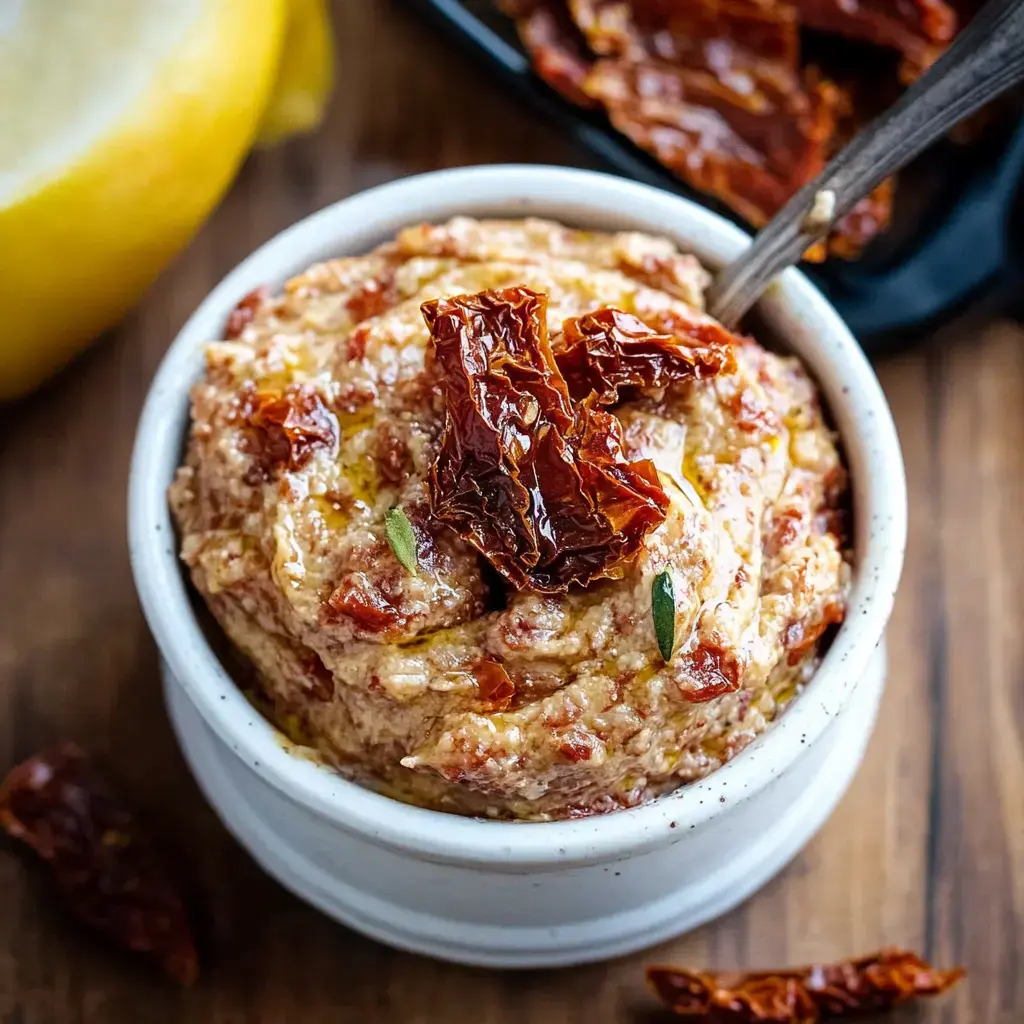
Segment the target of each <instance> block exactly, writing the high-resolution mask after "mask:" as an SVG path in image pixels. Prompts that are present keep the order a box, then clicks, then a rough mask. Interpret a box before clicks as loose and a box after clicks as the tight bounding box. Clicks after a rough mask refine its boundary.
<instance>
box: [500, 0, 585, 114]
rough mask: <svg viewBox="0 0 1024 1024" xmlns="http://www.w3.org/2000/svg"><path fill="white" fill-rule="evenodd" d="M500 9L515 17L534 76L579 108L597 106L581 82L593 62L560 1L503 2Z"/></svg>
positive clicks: (520, 0) (519, 0) (516, 0)
mask: <svg viewBox="0 0 1024 1024" xmlns="http://www.w3.org/2000/svg"><path fill="white" fill-rule="evenodd" d="M502 8H503V10H504V11H505V13H506V14H510V15H512V16H513V17H515V18H516V28H517V30H518V32H519V38H520V39H522V41H523V46H525V47H526V49H527V51H528V52H529V54H530V57H531V58H532V60H533V69H534V71H536V72H537V75H538V76H539V77H540V78H541V79H543V80H544V81H545V82H547V84H548V85H550V86H551V87H552V88H553V89H556V90H557V91H558V92H560V93H561V94H562V95H563V96H565V98H566V99H568V100H569V101H570V102H572V103H575V104H577V105H578V106H581V107H593V106H596V104H595V102H594V100H592V99H591V98H590V97H589V96H588V95H587V94H586V93H585V92H584V91H583V80H584V79H585V78H586V77H587V73H588V72H589V71H590V65H591V64H592V63H593V60H592V59H591V58H590V56H589V55H588V54H587V47H586V43H585V42H584V40H583V37H582V36H581V35H580V32H579V29H577V28H576V26H575V25H574V24H573V23H572V20H571V19H570V18H569V16H568V14H567V13H566V9H565V4H564V3H563V2H562V0H531V2H530V3H528V4H527V3H523V2H522V0H513V2H508V0H506V2H505V3H504V4H503V5H502Z"/></svg>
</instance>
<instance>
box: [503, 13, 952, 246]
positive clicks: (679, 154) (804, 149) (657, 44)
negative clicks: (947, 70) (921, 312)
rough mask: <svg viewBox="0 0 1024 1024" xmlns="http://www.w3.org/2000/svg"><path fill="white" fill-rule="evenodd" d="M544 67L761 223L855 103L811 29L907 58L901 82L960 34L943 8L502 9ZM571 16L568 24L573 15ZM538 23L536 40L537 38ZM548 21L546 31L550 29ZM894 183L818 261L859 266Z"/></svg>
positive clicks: (806, 173) (815, 167) (842, 226)
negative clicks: (810, 41) (803, 44)
mask: <svg viewBox="0 0 1024 1024" xmlns="http://www.w3.org/2000/svg"><path fill="white" fill-rule="evenodd" d="M504 7H505V9H506V10H507V11H508V12H509V13H511V14H512V15H513V16H515V17H517V18H518V19H519V20H518V24H519V27H520V34H521V35H522V36H523V38H524V41H525V42H526V45H527V49H528V50H529V51H530V53H531V55H532V57H533V60H534V64H535V67H536V69H537V71H538V73H539V74H541V76H542V77H545V78H548V80H550V81H552V84H554V85H555V87H556V88H559V89H560V90H561V91H562V92H563V93H564V94H565V95H566V96H567V97H568V98H569V99H570V100H572V101H573V102H575V103H577V104H581V105H585V106H593V105H599V106H602V107H603V108H604V109H605V110H606V112H607V114H608V116H609V118H610V120H611V122H612V124H613V125H614V126H615V127H616V128H617V129H618V130H619V131H621V132H622V133H623V134H624V135H626V136H628V137H629V138H630V139H632V140H633V141H634V142H635V143H636V144H637V145H639V146H641V147H642V148H644V149H646V150H648V151H649V152H651V153H652V154H653V155H654V156H655V157H656V158H657V159H658V160H659V161H660V162H661V163H663V164H664V165H665V166H666V167H667V168H668V169H669V170H671V171H673V172H674V173H676V174H677V175H678V176H679V177H680V178H682V179H683V180H684V181H686V182H687V183H688V184H690V185H692V186H693V187H694V188H696V189H698V190H700V191H702V192H705V193H708V194H710V195H713V196H715V197H717V198H718V199H720V200H721V201H722V202H724V203H726V204H727V205H729V206H730V207H731V208H732V209H734V210H735V211H736V212H737V213H739V214H740V215H741V216H743V217H744V218H745V219H746V220H748V221H749V222H750V223H751V224H753V225H754V226H757V227H759V226H761V225H763V224H764V223H765V222H766V221H767V220H768V219H769V218H770V217H771V216H772V215H773V214H774V213H775V212H776V211H777V210H779V209H780V208H781V207H782V206H783V205H784V204H785V203H786V201H787V200H788V199H789V198H790V197H791V196H792V195H793V194H794V193H795V192H796V191H797V190H798V189H799V188H801V187H802V186H803V185H805V184H806V183H807V182H809V181H811V180H812V179H813V178H814V177H815V176H816V175H817V174H818V173H819V172H820V171H821V169H822V168H823V167H824V166H825V163H826V162H827V160H828V159H829V157H830V156H831V155H833V154H834V153H835V152H836V151H837V150H838V148H840V147H841V143H842V141H843V140H844V138H845V137H846V135H845V134H844V133H842V132H841V131H840V130H839V126H838V121H839V119H840V116H841V114H842V112H843V110H844V108H849V107H850V98H849V96H847V95H846V93H845V90H844V89H840V88H839V87H837V86H836V85H834V84H833V83H832V82H830V81H827V80H826V79H825V78H824V77H823V76H822V75H821V74H820V72H819V71H818V70H817V69H816V68H814V67H811V66H802V65H801V59H800V33H799V29H800V28H801V25H806V26H808V27H811V28H818V29H822V30H824V31H826V32H831V33H836V34H839V35H844V36H847V37H850V38H855V39H860V40H866V41H868V42H872V43H875V44H877V45H882V46H886V47H889V48H893V49H896V50H898V51H900V52H901V53H903V54H904V57H905V60H904V67H903V69H902V71H901V74H902V76H903V78H904V79H905V80H906V79H908V78H911V77H914V76H915V75H916V74H919V73H920V71H921V70H922V69H923V68H925V67H927V66H928V64H929V63H930V62H931V61H932V60H934V58H935V56H936V55H937V54H938V53H939V52H941V50H942V48H943V47H944V46H945V45H946V43H948V41H949V39H951V38H952V36H953V34H954V32H955V28H956V21H957V18H956V13H955V11H953V9H952V8H951V7H950V6H949V5H948V4H947V3H946V0H906V2H905V3H901V4H898V5H893V4H892V3H891V2H889V0H863V2H860V3H855V4H845V3H843V2H842V0H791V2H786V3H765V2H763V0H691V2H688V3H685V4H683V3H671V2H667V0H505V2H504ZM567 11H568V14H569V15H570V16H571V17H567V16H566V12H567ZM531 22H535V23H536V26H538V27H537V28H535V30H534V31H535V36H536V42H531V40H530V39H529V38H528V35H527V26H528V25H530V24H531ZM541 26H542V27H541ZM891 204H892V186H891V184H889V183H886V184H884V185H882V186H880V187H879V188H878V189H877V190H875V192H873V193H872V194H871V195H870V196H868V197H866V198H865V199H863V200H862V201H861V202H860V203H858V204H857V207H856V208H855V209H854V210H853V211H851V212H850V213H849V214H847V215H846V216H845V217H844V218H842V220H841V221H840V222H839V223H838V224H837V225H836V226H835V228H834V230H833V232H832V233H831V236H830V239H829V240H828V242H822V243H818V244H816V245H814V246H812V247H811V248H810V249H809V250H808V252H807V253H806V254H805V258H807V259H810V260H821V259H824V257H825V255H826V254H827V253H829V252H831V253H832V254H834V255H839V256H841V257H843V258H854V257H856V256H858V255H859V254H860V252H861V251H862V250H863V248H864V246H865V245H866V244H867V243H868V242H869V241H870V240H871V238H873V237H874V236H875V235H876V234H877V233H879V232H880V231H883V230H885V228H886V227H887V226H888V224H889V220H890V212H891Z"/></svg>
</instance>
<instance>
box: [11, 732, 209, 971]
mask: <svg viewBox="0 0 1024 1024" xmlns="http://www.w3.org/2000/svg"><path fill="white" fill-rule="evenodd" d="M0 826H2V827H3V828H4V829H5V830H6V831H7V833H8V835H10V836H11V837H12V838H14V839H17V840H20V841H21V842H23V843H25V845H26V846H29V847H31V849H33V850H34V851H35V852H36V853H37V854H38V855H39V856H40V857H41V858H42V859H43V860H44V861H45V862H46V863H47V864H48V865H49V867H50V870H51V871H52V872H53V877H54V880H55V882H56V884H57V888H58V889H59V890H60V893H61V895H62V896H63V898H64V902H65V903H66V904H67V906H68V909H69V910H70V911H71V913H72V914H74V916H75V917H77V918H78V919H79V920H80V921H82V922H83V923H84V924H86V925H88V926H89V927H90V928H93V929H95V930H96V931H97V932H99V933H100V934H101V935H103V936H105V937H106V938H107V939H109V940H110V941H112V942H113V943H115V944H116V945H118V946H121V947H123V948H124V949H127V950H130V951H131V952H133V953H140V954H142V955H143V956H145V957H147V958H149V959H150V960H152V961H154V962H155V963H157V964H159V965H160V966H161V967H162V968H163V969H164V970H165V971H166V972H167V973H168V974H169V975H170V976H171V977H172V978H174V980H175V981H178V982H180V983H181V984H182V985H191V984H192V983H193V982H194V981H195V980H196V977H197V976H198V974H199V958H198V955H197V953H196V946H195V941H194V940H193V937H192V931H191V928H190V926H189V921H188V915H187V912H186V910H185V904H184V901H183V899H182V897H181V894H180V892H179V889H178V886H177V884H176V881H175V879H174V876H173V873H172V871H171V869H170V867H169V864H168V861H167V859H166V858H165V857H164V855H163V854H162V853H161V852H160V850H159V849H158V848H157V847H156V845H155V844H154V842H153V840H152V838H151V837H150V836H149V835H148V834H147V833H146V832H145V831H144V829H143V828H142V827H141V826H140V825H139V823H138V821H137V820H136V818H135V815H134V814H133V813H132V812H131V811H130V810H129V809H128V808H127V807H126V806H125V805H124V803H122V801H121V800H120V798H119V797H118V796H117V795H116V794H115V793H114V791H113V790H112V789H111V788H110V786H109V784H108V783H107V781H106V779H104V778H103V776H102V775H100V773H99V771H98V770H97V769H96V767H95V766H94V765H93V764H92V762H91V761H90V759H89V758H88V757H87V756H86V754H85V753H84V752H83V751H82V750H81V749H80V748H78V747H76V746H75V745H74V744H72V743H63V744H61V745H59V746H56V747H53V748H52V749H50V750H47V751H44V752H43V753H41V754H37V755H36V756H35V757H32V758H29V760H27V761H25V762H24V763H22V764H20V765H18V766H17V767H15V768H13V769H12V770H11V772H10V774H9V775H8V776H7V778H6V779H5V780H4V782H3V784H2V785H0Z"/></svg>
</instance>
